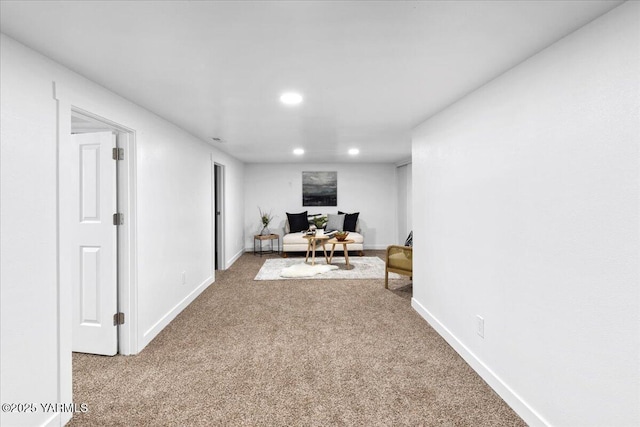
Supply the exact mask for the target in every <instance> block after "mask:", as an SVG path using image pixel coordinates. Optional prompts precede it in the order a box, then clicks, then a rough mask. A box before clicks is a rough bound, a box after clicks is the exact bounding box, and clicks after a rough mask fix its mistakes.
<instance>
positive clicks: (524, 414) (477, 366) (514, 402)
mask: <svg viewBox="0 0 640 427" xmlns="http://www.w3.org/2000/svg"><path fill="white" fill-rule="evenodd" d="M411 307H413V309H414V310H415V311H417V312H418V314H419V315H420V316H422V318H423V319H424V320H426V321H427V323H428V324H429V325H431V327H432V328H433V329H435V330H436V332H438V334H440V336H442V338H444V339H445V341H447V343H449V345H450V346H451V347H453V349H454V350H455V351H456V352H457V353H458V354H459V355H460V356H461V357H462V358H463V359H464V360H465V361H466V362H467V363H468V364H469V366H471V368H473V370H474V371H476V373H477V374H478V375H480V377H481V378H482V379H483V380H485V381H486V383H487V384H489V386H490V387H491V388H492V389H493V390H494V391H495V392H496V393H498V395H499V396H500V397H501V398H502V399H503V400H504V401H505V402H506V403H507V405H509V406H510V407H511V408H512V409H513V410H514V411H515V412H516V413H517V414H518V415H519V416H520V417H521V418H522V419H523V420H524V421H525V422H526V423H527V424H528V425H529V426H532V427H533V426H541V427H543V426H549V425H550V424H549V423H548V422H547V421H546V420H545V419H544V418H543V417H542V416H541V415H540V414H538V413H537V412H536V411H535V410H534V409H533V408H531V407H530V406H529V405H528V404H527V403H526V402H525V401H524V400H522V398H521V397H520V396H518V394H517V393H516V392H515V391H514V390H513V389H511V388H510V387H509V386H508V385H507V384H505V383H504V381H502V380H501V379H500V377H498V376H497V375H496V374H495V372H493V371H492V370H491V368H489V367H488V366H487V365H485V364H484V363H483V362H482V361H481V360H480V359H478V357H477V356H476V355H475V354H474V353H473V352H472V351H471V350H470V349H469V348H468V347H467V346H466V345H464V343H462V341H460V340H459V339H458V338H456V336H455V335H453V334H452V333H451V331H450V330H449V329H447V327H446V326H444V325H443V324H442V323H441V322H440V321H439V320H438V319H436V318H435V317H434V316H433V315H432V314H431V313H430V312H429V310H427V309H426V308H425V307H424V306H423V305H422V304H420V302H418V301H417V300H416V299H415V298H412V299H411Z"/></svg>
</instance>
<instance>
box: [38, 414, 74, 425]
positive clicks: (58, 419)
mask: <svg viewBox="0 0 640 427" xmlns="http://www.w3.org/2000/svg"><path fill="white" fill-rule="evenodd" d="M71 415H72V414H71V413H60V412H57V413H55V414H53V415H52V416H51V417H50V418H49V419H48V420H47V421H45V422H44V423H42V424H41V425H42V427H60V426H63V425H65V424H66V423H68V422H69V421H71ZM63 416H64V417H63Z"/></svg>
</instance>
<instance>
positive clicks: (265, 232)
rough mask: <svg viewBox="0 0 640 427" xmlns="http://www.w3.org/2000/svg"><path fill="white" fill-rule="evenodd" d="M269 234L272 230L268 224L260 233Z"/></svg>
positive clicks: (262, 234)
mask: <svg viewBox="0 0 640 427" xmlns="http://www.w3.org/2000/svg"><path fill="white" fill-rule="evenodd" d="M269 234H271V230H269V228H268V227H267V226H266V225H265V226H264V227H262V231H261V232H260V235H261V236H268V235H269Z"/></svg>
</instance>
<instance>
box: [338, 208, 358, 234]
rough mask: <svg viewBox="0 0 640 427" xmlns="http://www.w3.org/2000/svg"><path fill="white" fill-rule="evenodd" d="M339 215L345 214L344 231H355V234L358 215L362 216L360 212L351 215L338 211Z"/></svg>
mask: <svg viewBox="0 0 640 427" xmlns="http://www.w3.org/2000/svg"><path fill="white" fill-rule="evenodd" d="M338 214H344V225H343V229H344V231H353V232H354V233H355V232H356V223H357V222H358V215H360V212H355V213H350V214H349V213H344V212H340V211H338Z"/></svg>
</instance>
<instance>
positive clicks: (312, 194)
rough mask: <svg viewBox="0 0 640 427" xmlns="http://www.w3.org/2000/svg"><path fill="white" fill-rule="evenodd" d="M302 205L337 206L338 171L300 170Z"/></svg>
mask: <svg viewBox="0 0 640 427" xmlns="http://www.w3.org/2000/svg"><path fill="white" fill-rule="evenodd" d="M302 206H338V172H335V171H334V172H302Z"/></svg>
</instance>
